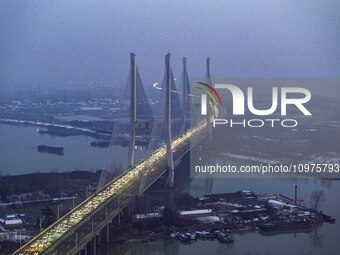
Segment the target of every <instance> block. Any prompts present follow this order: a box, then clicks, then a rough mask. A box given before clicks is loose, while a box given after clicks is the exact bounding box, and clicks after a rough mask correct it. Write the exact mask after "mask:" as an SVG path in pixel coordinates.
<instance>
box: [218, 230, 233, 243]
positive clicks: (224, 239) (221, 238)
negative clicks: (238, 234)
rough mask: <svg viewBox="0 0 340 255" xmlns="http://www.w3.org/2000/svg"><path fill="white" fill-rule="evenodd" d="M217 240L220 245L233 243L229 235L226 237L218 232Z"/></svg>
mask: <svg viewBox="0 0 340 255" xmlns="http://www.w3.org/2000/svg"><path fill="white" fill-rule="evenodd" d="M217 239H218V241H220V242H221V243H233V242H234V240H233V238H232V237H231V236H230V235H226V234H224V233H223V232H218V233H217Z"/></svg>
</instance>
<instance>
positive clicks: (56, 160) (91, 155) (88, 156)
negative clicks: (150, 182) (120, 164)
mask: <svg viewBox="0 0 340 255" xmlns="http://www.w3.org/2000/svg"><path fill="white" fill-rule="evenodd" d="M92 141H94V139H93V138H91V137H86V136H68V137H60V136H50V135H47V134H39V133H38V132H37V128H36V127H32V126H16V125H7V124H0V171H1V172H2V174H10V175H17V174H26V173H32V172H39V171H40V172H50V171H72V170H77V169H80V170H89V171H95V170H99V169H102V168H103V166H104V164H105V162H106V160H107V159H108V157H109V156H108V150H107V149H105V148H96V147H91V145H90V143H91V142H92ZM38 145H49V146H56V147H64V155H62V156H59V155H55V154H50V153H41V152H38V150H37V146H38ZM112 157H113V159H117V160H122V161H125V162H126V161H127V148H126V147H121V146H115V148H114V154H113V155H112Z"/></svg>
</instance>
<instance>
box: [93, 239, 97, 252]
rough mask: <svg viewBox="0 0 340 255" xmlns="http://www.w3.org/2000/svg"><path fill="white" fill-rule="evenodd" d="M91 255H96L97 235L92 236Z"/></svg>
mask: <svg viewBox="0 0 340 255" xmlns="http://www.w3.org/2000/svg"><path fill="white" fill-rule="evenodd" d="M93 255H97V236H96V235H95V236H94V237H93Z"/></svg>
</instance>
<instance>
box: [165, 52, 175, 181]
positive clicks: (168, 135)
mask: <svg viewBox="0 0 340 255" xmlns="http://www.w3.org/2000/svg"><path fill="white" fill-rule="evenodd" d="M170 57H171V55H170V53H168V54H166V55H165V73H166V83H165V84H166V86H165V126H166V140H165V144H166V154H167V168H168V179H167V185H168V186H169V187H173V185H174V176H175V172H174V158H173V154H172V148H171V144H172V136H171V83H172V75H171V65H170Z"/></svg>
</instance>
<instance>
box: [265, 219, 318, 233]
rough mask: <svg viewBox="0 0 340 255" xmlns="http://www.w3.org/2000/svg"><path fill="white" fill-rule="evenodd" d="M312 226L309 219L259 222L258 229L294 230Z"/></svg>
mask: <svg viewBox="0 0 340 255" xmlns="http://www.w3.org/2000/svg"><path fill="white" fill-rule="evenodd" d="M312 226H313V225H312V221H311V220H298V221H287V222H276V223H274V222H273V223H266V224H261V225H259V230H260V231H280V230H294V229H302V228H311V227H312Z"/></svg>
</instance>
